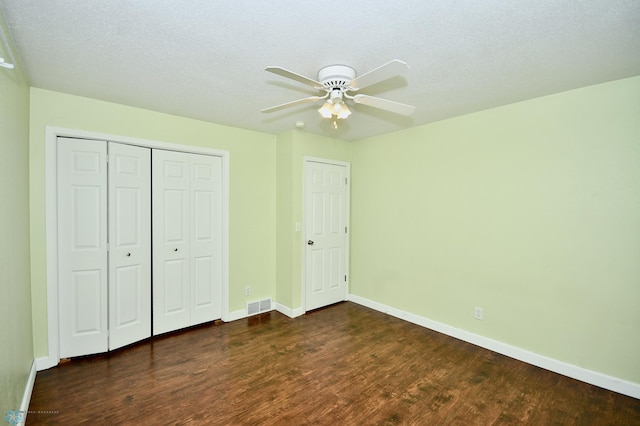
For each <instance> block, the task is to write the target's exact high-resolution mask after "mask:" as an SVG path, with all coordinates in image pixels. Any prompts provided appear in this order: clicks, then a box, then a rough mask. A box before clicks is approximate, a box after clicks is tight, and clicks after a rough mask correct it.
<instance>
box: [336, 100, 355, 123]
mask: <svg viewBox="0 0 640 426" xmlns="http://www.w3.org/2000/svg"><path fill="white" fill-rule="evenodd" d="M338 105H340V108H339V110H338V109H336V107H337V106H338ZM333 112H334V114H335V115H336V117H338V118H340V119H343V120H344V119H345V118H347V117H349V116H350V115H351V110H349V107H348V106H347V104H345V103H344V102H340V103H339V104H336V105H335V106H334V109H333Z"/></svg>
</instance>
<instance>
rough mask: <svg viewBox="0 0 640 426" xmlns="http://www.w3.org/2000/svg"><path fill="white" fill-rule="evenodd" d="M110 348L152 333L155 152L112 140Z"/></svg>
mask: <svg viewBox="0 0 640 426" xmlns="http://www.w3.org/2000/svg"><path fill="white" fill-rule="evenodd" d="M108 152H109V166H108V170H109V179H108V180H109V182H108V187H109V203H108V204H109V207H108V208H109V350H113V349H117V348H120V347H122V346H125V345H128V344H131V343H134V342H137V341H140V340H143V339H146V338H147V337H150V336H151V150H150V149H149V148H143V147H138V146H132V145H123V144H118V143H112V142H109V144H108Z"/></svg>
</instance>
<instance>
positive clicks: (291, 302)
mask: <svg viewBox="0 0 640 426" xmlns="http://www.w3.org/2000/svg"><path fill="white" fill-rule="evenodd" d="M306 156H308V157H317V158H323V159H327V160H338V161H345V162H348V161H349V160H350V143H349V142H345V141H340V140H337V139H332V138H326V137H322V136H317V135H312V134H309V133H304V132H301V131H297V130H292V131H289V132H286V133H283V134H281V135H279V136H278V140H277V154H276V157H277V167H278V173H277V199H278V201H277V211H278V219H277V238H278V240H277V248H278V249H277V253H278V255H277V285H276V289H277V293H276V294H277V297H276V298H277V301H278V302H279V303H281V304H282V305H284V306H286V307H288V308H291V309H297V308H300V307H302V247H303V245H302V233H301V232H295V223H296V222H299V223H301V224H302V222H303V217H302V191H303V185H302V184H303V161H304V157H306Z"/></svg>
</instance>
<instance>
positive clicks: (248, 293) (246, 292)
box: [244, 286, 251, 296]
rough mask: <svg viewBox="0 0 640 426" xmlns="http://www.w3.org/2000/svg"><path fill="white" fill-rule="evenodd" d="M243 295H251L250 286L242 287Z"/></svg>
mask: <svg viewBox="0 0 640 426" xmlns="http://www.w3.org/2000/svg"><path fill="white" fill-rule="evenodd" d="M244 295H245V296H251V287H249V286H246V287H245V288H244Z"/></svg>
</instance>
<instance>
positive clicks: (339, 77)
mask: <svg viewBox="0 0 640 426" xmlns="http://www.w3.org/2000/svg"><path fill="white" fill-rule="evenodd" d="M354 78H356V70H354V69H353V68H351V67H349V66H347V65H329V66H326V67H324V68H321V69H320V71H318V81H319V82H320V83H321V84H322V85H323V86H324V87H325V88H327V89H334V88H341V89H346V88H347V87H348V86H349V83H351V80H353V79H354Z"/></svg>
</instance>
